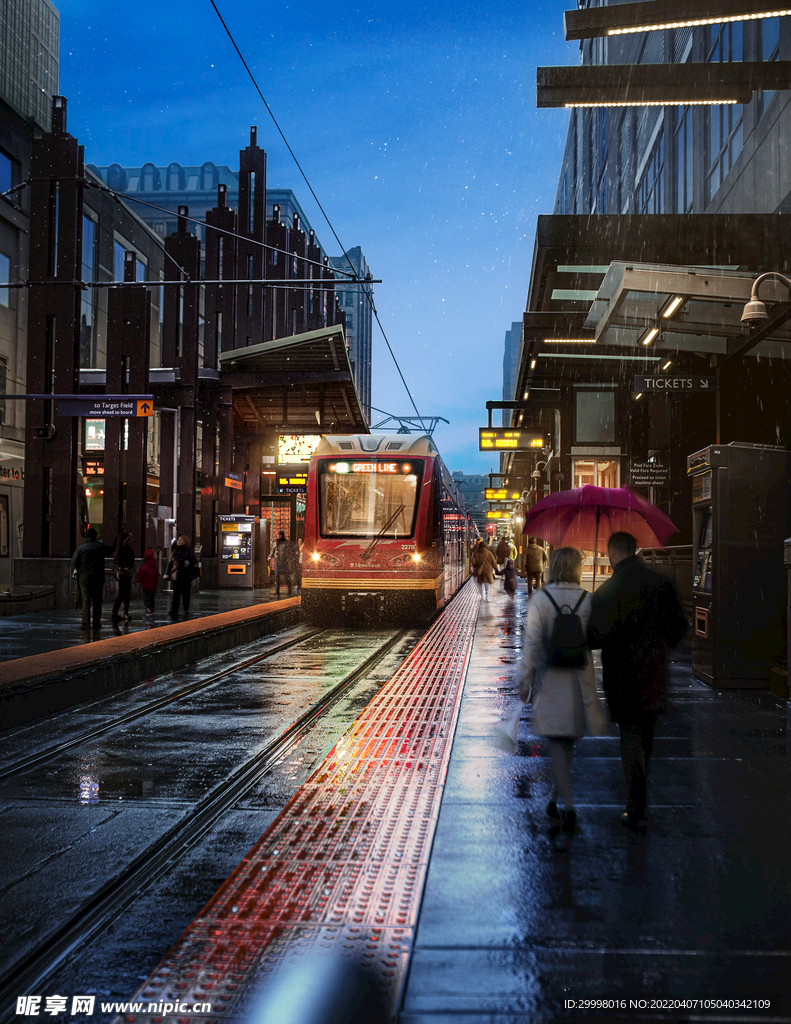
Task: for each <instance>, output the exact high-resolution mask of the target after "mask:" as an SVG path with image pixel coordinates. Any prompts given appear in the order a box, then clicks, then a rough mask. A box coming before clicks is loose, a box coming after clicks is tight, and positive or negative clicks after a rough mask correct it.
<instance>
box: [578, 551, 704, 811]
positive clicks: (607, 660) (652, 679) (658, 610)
mask: <svg viewBox="0 0 791 1024" xmlns="http://www.w3.org/2000/svg"><path fill="white" fill-rule="evenodd" d="M636 550H637V541H636V540H635V538H634V537H633V536H632V535H631V534H630V533H623V532H621V533H614V534H613V535H612V537H610V540H609V544H608V553H609V556H610V564H611V565H612V567H613V574H612V576H611V577H610V579H608V580H607V581H606V582H605V583H603V584H602V585H601V587H599V588H598V589H597V590H596V592H595V594H594V595H593V611H592V613H591V619H590V625H589V627H588V642H589V644H590V646H591V648H598V647H600V648H601V652H602V655H601V660H602V680H603V683H604V692H605V694H606V696H607V703H608V705H609V708H610V715H611V716H612V718H613V721H615V722H617V723H618V726H619V728H620V731H621V760H622V762H623V770H624V774H625V776H626V788H627V800H626V810H625V811H624V813H623V815H622V816H621V821H622V822H623V824H624V825H627V826H629V827H630V828H638V829H641V830H642V829H644V828H645V827H646V826H647V824H648V822H647V819H646V780H647V776H648V762H649V759H650V757H651V751H652V749H653V740H654V728H655V727H656V720H657V716H658V715H660V714H663V713H664V712H666V711H667V680H666V673H667V652H668V649H669V648H671V647H675V646H676V644H678V643H679V642H680V641H681V640H682V639H683V637H684V636H685V634H686V632H687V616H686V614H685V612H684V608H683V606H682V604H681V601H680V600H679V597H678V594H677V593H676V588H675V587H674V586H673V584H672V583H671V582H670V580H668V579H665V578H664V577H662V576H659V575H658V574H657V573H655V572H652V571H651V570H650V569H649V568H648V566H647V565H646V564H645V562H644V561H643V560H642V559H641V558H639V557H638V556H637V555H636V553H635V552H636Z"/></svg>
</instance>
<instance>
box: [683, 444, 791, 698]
mask: <svg viewBox="0 0 791 1024" xmlns="http://www.w3.org/2000/svg"><path fill="white" fill-rule="evenodd" d="M687 475H688V476H689V477H690V478H691V482H692V606H693V607H692V623H691V639H692V667H693V670H694V672H695V674H696V675H697V676H698V677H699V678H700V679H702V680H703V681H704V682H706V683H709V684H710V685H712V686H716V687H718V688H720V689H721V688H723V687H733V688H737V687H744V688H747V687H754V688H764V687H767V686H768V685H769V677H770V672H771V669H772V667H773V666H774V665H775V664H776V663H777V661H778V660H779V659H781V658H782V655H783V651H784V650H785V629H784V617H785V578H784V572H783V540H784V538H785V537H787V536H788V534H789V529H788V527H789V524H791V451H787V450H786V449H784V448H776V447H772V446H768V445H757V444H746V443H742V442H737V441H734V442H732V443H731V444H724V445H711V446H710V447H708V448H704V449H702V450H701V451H699V452H695V454H694V455H690V456H689V457H688V459H687Z"/></svg>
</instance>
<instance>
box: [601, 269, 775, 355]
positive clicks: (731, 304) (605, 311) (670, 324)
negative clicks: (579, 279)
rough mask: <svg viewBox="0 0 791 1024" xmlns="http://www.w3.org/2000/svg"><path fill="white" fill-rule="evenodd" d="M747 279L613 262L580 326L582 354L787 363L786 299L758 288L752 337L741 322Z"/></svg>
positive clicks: (723, 272)
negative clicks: (760, 312)
mask: <svg viewBox="0 0 791 1024" xmlns="http://www.w3.org/2000/svg"><path fill="white" fill-rule="evenodd" d="M755 277H756V275H755V274H752V275H747V274H745V273H743V272H740V271H738V270H733V269H729V268H726V267H700V266H698V267H678V266H663V265H661V264H652V263H621V262H614V263H612V264H610V268H609V270H608V271H607V273H606V274H605V276H604V279H603V280H602V282H601V285H600V286H599V289H598V292H597V295H596V298H595V299H594V301H593V303H592V304H591V307H590V310H589V312H588V315H587V317H586V318H585V320H584V322H583V324H582V331H583V332H584V333H585V334H586V335H588V336H589V337H590V339H591V341H592V343H593V345H592V347H591V348H590V349H589V351H590V352H591V354H594V353H596V352H597V351H601V350H603V349H606V351H608V352H611V353H615V354H617V353H618V352H619V351H623V353H624V355H626V354H627V352H631V353H637V354H641V353H642V354H644V355H646V356H648V357H650V356H651V355H652V354H653V353H660V352H661V353H662V354H663V355H664V354H670V353H678V354H681V353H684V352H690V353H709V354H711V355H717V356H720V357H723V359H724V360H725V361H729V360H731V359H734V358H736V357H739V356H752V357H755V358H770V359H771V358H779V359H783V358H791V350H789V348H788V342H789V341H791V310H789V299H790V298H791V296H789V290H788V288H787V287H786V286H785V285H783V284H782V283H781V282H779V281H775V280H771V279H769V280H766V281H763V282H762V284H761V287H760V298H761V301H763V302H764V303H766V306H767V310H768V314H769V319H768V320H767V321H765V323H762V324H760V325H759V326H758V328H757V329H756V327H754V326H753V327H752V328H751V327H750V326H748V324H746V323H744V324H743V323H742V322H741V316H742V312H743V310H744V306H745V304H746V303H747V302H748V300H749V298H750V293H751V290H752V286H753V282H754V280H755Z"/></svg>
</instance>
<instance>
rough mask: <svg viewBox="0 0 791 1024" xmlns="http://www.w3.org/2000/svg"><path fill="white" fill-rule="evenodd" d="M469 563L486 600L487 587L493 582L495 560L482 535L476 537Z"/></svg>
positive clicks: (487, 594) (487, 597) (495, 568)
mask: <svg viewBox="0 0 791 1024" xmlns="http://www.w3.org/2000/svg"><path fill="white" fill-rule="evenodd" d="M470 565H471V567H472V574H473V576H474V577H475V580H476V581H477V583H478V586H479V587H480V588H481V595H482V597H483V599H484V601H488V600H489V588H490V587H491V585H492V583H494V574H495V573H496V572H497V562H495V560H494V555H493V554H492V552H491V548H490V547H489V545H488V544H487V543H486V541H485V540H484V539H483V537H479V538H478V541H477V543H476V545H475V548H474V549H473V552H472V557H471V558H470Z"/></svg>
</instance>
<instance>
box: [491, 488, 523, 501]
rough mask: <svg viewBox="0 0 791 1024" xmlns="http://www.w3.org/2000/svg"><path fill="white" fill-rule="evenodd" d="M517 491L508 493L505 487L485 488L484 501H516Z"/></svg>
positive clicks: (517, 497)
mask: <svg viewBox="0 0 791 1024" xmlns="http://www.w3.org/2000/svg"><path fill="white" fill-rule="evenodd" d="M518 499H519V491H510V490H509V489H508V488H507V487H487V488H486V501H517V500H518Z"/></svg>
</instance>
